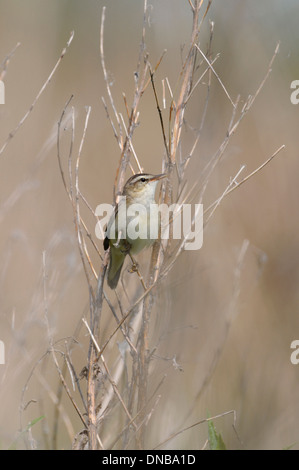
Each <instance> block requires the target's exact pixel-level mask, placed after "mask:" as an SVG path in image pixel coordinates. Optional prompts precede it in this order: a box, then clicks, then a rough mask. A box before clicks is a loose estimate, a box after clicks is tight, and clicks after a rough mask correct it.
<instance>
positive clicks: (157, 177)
mask: <svg viewBox="0 0 299 470" xmlns="http://www.w3.org/2000/svg"><path fill="white" fill-rule="evenodd" d="M166 176H167V175H166V173H161V175H155V176H153V177H152V178H151V179H150V181H159V180H162V179H163V178H166Z"/></svg>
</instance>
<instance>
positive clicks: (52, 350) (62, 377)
mask: <svg viewBox="0 0 299 470" xmlns="http://www.w3.org/2000/svg"><path fill="white" fill-rule="evenodd" d="M46 278H47V277H46V253H45V252H43V291H44V311H45V320H46V325H47V330H48V337H49V344H50V352H51V354H52V357H53V361H54V364H55V366H56V369H57V371H58V374H59V377H60V380H61V383H62V385H63V387H64V389H65V391H66V393H67V395H68V397H69V399H70V400H71V403H72V405H73V406H74V408H75V410H76V411H77V413H78V415H79V417H80V419H81V421H82V423H83V424H84V426H85V427H87V426H86V423H85V419H84V418H83V416H82V414H81V411H80V409H79V407H78V405H77V404H76V402H75V400H74V398H73V396H72V394H71V392H70V389H69V387H68V385H67V383H66V381H65V378H64V376H63V373H62V371H61V368H60V366H59V363H58V361H57V357H56V353H55V349H54V344H53V336H52V334H51V329H50V325H49V318H48V302H47V287H46Z"/></svg>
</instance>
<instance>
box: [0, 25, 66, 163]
mask: <svg viewBox="0 0 299 470" xmlns="http://www.w3.org/2000/svg"><path fill="white" fill-rule="evenodd" d="M73 38H74V31H72V33H71V35H70V38H69V40H68V42H67V44H66V47H65V48H64V49H63V50H62V52H61V55H60V57H59V59H58V61H57V62H56V64H55V66H54V68H53V70H52V72H51V73H50V75H49V76H48V78H47V80H46V81H45V83H44V84H43V86H42V87H41V89H40V91H39V92H38V94H37V95H36V97H35V99H34V100H33V102H32V104H31V106H30V107H29V109H28V111H27V112H26V113H25V114H24V116H23V117H22V119H21V120H20V122H19V123H18V125H17V126H16V127H15V128H14V129H13V130H12V131H11V132H10V133H9V135H8V137H7V139H6V141H5V142H4V144H3V145H2V147H1V149H0V155H1V154H2V153H3V152H4V150H5V149H6V147H7V145H8V144H9V142H10V141H11V139H12V138H13V137H14V136H15V135H16V133H17V132H18V130H19V129H20V127H21V126H22V125H23V124H24V122H25V121H26V119H27V118H28V116H29V114H30V113H31V111H32V110H33V108H34V107H35V105H36V103H37V101H38V100H39V98H40V97H41V95H42V94H43V92H44V91H45V89H46V88H47V86H48V85H49V83H50V81H51V79H52V77H53V75H54V74H55V72H56V70H57V68H58V66H59V64H60V62H61V61H62V59H63V57H64V56H65V54H66V52H67V49H68V48H69V46H70V44H71V42H72V40H73Z"/></svg>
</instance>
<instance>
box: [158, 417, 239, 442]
mask: <svg viewBox="0 0 299 470" xmlns="http://www.w3.org/2000/svg"><path fill="white" fill-rule="evenodd" d="M229 414H232V415H233V416H234V421H233V428H234V430H235V429H236V419H237V414H236V410H230V411H225V412H224V413H220V414H219V415H215V416H211V417H210V418H205V419H201V420H200V421H197V422H196V423H193V424H191V425H190V426H187V427H186V428H184V429H181V430H180V431H177V432H175V433H173V434H171V435H170V436H169V437H168V438H167V439H165V440H164V441H162V442H160V444H158V445H157V446H156V447H154V448H153V450H156V449H158V448H159V447H162V446H163V445H165V444H166V443H167V442H169V441H171V440H172V439H174V438H175V437H177V436H179V435H180V434H182V433H183V432H185V431H188V430H189V429H192V428H194V427H195V426H199V425H200V424H203V423H208V422H209V421H212V420H215V419H218V418H222V417H223V416H226V415H229Z"/></svg>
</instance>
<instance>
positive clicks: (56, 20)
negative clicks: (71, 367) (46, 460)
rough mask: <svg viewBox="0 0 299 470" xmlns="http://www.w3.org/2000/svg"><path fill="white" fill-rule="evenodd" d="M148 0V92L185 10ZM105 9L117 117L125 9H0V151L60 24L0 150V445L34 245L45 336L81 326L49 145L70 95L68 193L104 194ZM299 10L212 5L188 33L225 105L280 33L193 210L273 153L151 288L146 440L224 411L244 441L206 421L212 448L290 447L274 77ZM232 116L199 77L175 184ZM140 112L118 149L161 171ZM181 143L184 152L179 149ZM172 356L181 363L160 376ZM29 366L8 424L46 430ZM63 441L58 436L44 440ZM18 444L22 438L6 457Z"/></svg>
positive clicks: (0, 2) (286, 208) (74, 263)
mask: <svg viewBox="0 0 299 470" xmlns="http://www.w3.org/2000/svg"><path fill="white" fill-rule="evenodd" d="M149 3H150V5H151V6H150V11H149V13H150V22H149V23H148V25H147V30H146V44H147V49H148V51H149V53H150V61H151V63H152V64H155V63H156V61H157V60H158V58H159V57H160V55H161V53H162V51H163V50H164V49H167V53H166V55H165V58H164V60H163V62H162V64H161V66H160V68H159V72H158V74H157V89H158V91H159V92H161V82H160V80H161V79H162V78H165V77H166V76H167V77H168V78H169V80H170V82H171V83H172V84H175V82H176V79H177V76H178V73H179V71H180V65H181V46H182V45H183V44H184V43H187V42H188V40H189V34H190V27H191V13H190V8H189V5H188V2H187V0H186V1H183V0H165V1H163V2H160V1H157V0H151V1H150V2H149ZM103 5H106V6H107V9H106V21H105V39H104V43H105V58H106V66H107V69H108V71H109V74H110V75H111V82H112V83H113V86H112V91H113V93H114V98H115V101H116V103H117V105H118V107H119V109H120V110H121V112H122V113H123V114H124V115H125V109H124V105H123V101H122V92H123V91H124V92H125V93H126V96H127V99H128V102H129V103H130V102H131V99H132V93H133V86H134V77H133V74H134V71H135V67H136V62H137V57H138V52H139V44H140V38H141V29H142V16H143V2H142V1H141V0H140V1H136V0H135V1H134V0H110V1H108V2H104V1H102V0H98V1H96V0H87V1H84V2H83V1H82V0H81V1H79V0H59V1H58V0H51V1H49V0H27V1H23V0H0V12H1V14H0V61H2V60H3V59H4V58H5V56H6V55H7V54H8V53H9V52H10V51H11V50H12V49H13V47H14V46H15V45H16V44H17V43H18V42H20V43H21V45H20V47H18V49H17V50H16V52H15V54H14V56H13V57H12V58H11V60H10V63H9V66H8V70H7V74H6V76H5V99H6V102H5V105H0V119H1V126H0V146H2V144H3V143H4V142H5V140H6V138H7V136H8V134H9V132H10V131H11V130H13V129H14V128H15V127H16V125H17V124H18V122H19V121H20V119H21V118H22V117H23V115H24V114H25V112H26V111H27V110H28V108H29V106H30V105H31V103H32V102H33V100H34V98H35V96H36V95H37V92H38V91H39V90H40V88H41V86H42V84H43V83H44V82H45V80H46V78H47V77H48V75H49V74H50V71H51V70H52V68H53V66H54V64H55V62H56V61H57V59H58V57H59V55H60V53H61V51H62V49H63V47H65V44H66V42H67V40H68V38H69V36H70V32H71V31H72V30H74V32H75V36H74V40H73V42H72V44H71V46H70V48H69V50H68V52H67V54H66V56H65V57H64V59H63V61H62V62H61V64H60V66H59V69H58V70H57V72H56V74H55V76H54V77H53V79H52V81H51V83H50V84H49V86H48V87H47V89H46V91H45V92H44V94H43V95H42V97H41V98H40V100H39V101H38V103H37V104H36V106H35V108H34V109H33V111H32V113H31V115H30V116H29V118H28V119H27V120H26V122H25V123H24V125H23V126H22V128H20V130H19V131H18V132H17V134H16V135H15V137H14V138H13V139H12V140H11V142H10V143H9V145H8V146H7V148H6V149H5V152H4V153H3V154H2V155H1V156H0V170H1V171H0V174H1V184H0V201H1V205H0V222H1V231H0V340H2V341H3V342H4V344H5V355H6V357H5V365H0V397H1V400H0V403H1V404H0V442H1V447H2V448H7V447H9V445H10V444H11V443H12V442H13V441H14V439H15V438H16V436H17V432H18V430H19V429H20V423H19V407H20V403H21V393H22V389H23V387H24V386H25V384H26V381H27V379H28V377H29V375H30V374H31V372H32V370H33V367H34V365H35V364H36V363H37V361H38V360H39V359H40V358H41V357H42V356H43V354H44V353H45V351H46V350H47V348H48V335H47V329H46V324H45V314H44V308H45V306H44V292H43V273H42V269H43V263H42V254H43V252H44V251H45V252H46V269H47V303H48V310H49V321H50V326H51V328H53V334H54V338H55V340H59V339H60V338H64V337H68V336H71V335H73V333H74V330H75V327H76V325H77V324H78V322H79V321H80V318H81V316H82V315H83V314H84V315H87V312H88V290H87V285H86V280H85V277H84V273H83V270H82V266H81V261H80V257H79V251H78V247H77V241H76V236H75V231H74V224H73V214H72V208H71V205H70V203H69V201H68V198H67V196H66V193H65V191H64V188H63V185H62V181H61V176H60V173H59V168H58V162H57V155H56V137H57V122H58V120H59V118H60V115H61V112H62V109H63V107H64V105H65V103H66V101H67V100H68V98H69V97H70V95H71V94H74V99H73V106H74V107H75V112H76V131H75V132H76V134H75V148H76V151H77V150H78V147H79V143H80V139H81V135H82V130H83V124H84V119H85V106H87V105H90V106H91V107H92V110H91V116H90V123H89V126H88V130H87V135H86V141H85V146H84V150H83V154H82V161H81V167H80V187H81V191H82V193H83V194H84V195H85V197H86V198H87V200H88V201H89V203H90V205H91V206H92V207H93V208H95V207H96V206H97V204H99V203H100V202H111V201H112V188H113V182H114V177H115V170H116V167H117V164H118V159H119V149H118V147H117V144H116V141H115V138H114V136H113V132H112V129H111V126H110V124H109V121H108V120H107V118H106V113H105V110H104V108H103V104H102V101H101V97H102V96H105V99H106V101H107V97H106V88H105V83H104V80H103V74H102V70H101V64H100V53H99V41H100V18H101V10H102V7H103ZM298 15H299V6H298V2H296V1H295V0H294V1H291V0H287V1H285V2H279V1H278V0H264V1H263V2H260V1H258V0H243V1H242V2H240V1H238V0H226V1H225V2H223V1H221V0H215V1H213V3H212V6H211V8H210V11H209V12H208V15H207V19H206V22H205V24H204V25H203V29H202V33H201V34H202V36H201V38H200V44H201V47H202V48H203V50H205V48H206V44H207V42H208V38H209V35H208V33H209V31H208V21H209V20H211V21H214V22H215V27H214V41H213V54H216V53H218V52H219V53H220V58H219V59H218V61H217V62H216V64H215V69H216V70H217V73H218V74H219V76H220V77H221V79H222V81H223V83H224V84H225V86H226V88H227V90H228V92H229V93H230V95H231V97H232V98H233V99H236V97H237V95H238V94H240V95H241V99H242V100H245V99H246V97H247V96H248V95H249V94H253V93H254V92H255V90H256V89H257V87H258V86H259V84H260V82H261V80H262V79H263V77H264V75H265V73H266V70H267V67H268V64H269V61H270V59H271V57H272V55H273V52H274V49H275V47H276V44H277V42H278V41H280V52H279V54H278V56H277V58H276V60H275V62H274V65H273V68H272V73H271V75H270V77H269V79H268V81H267V82H266V84H265V86H264V88H263V90H262V91H261V93H260V95H259V97H258V99H257V101H256V103H255V104H254V106H253V108H252V110H251V111H250V113H249V114H248V115H247V116H246V117H245V119H244V121H243V122H242V123H241V125H240V127H239V129H238V131H237V133H236V135H235V136H234V137H233V139H232V140H231V142H230V145H229V147H228V149H227V151H226V152H225V155H224V157H223V159H222V161H221V163H220V164H219V166H218V167H217V169H216V171H215V172H214V174H213V177H212V178H211V181H210V185H209V188H208V191H207V193H206V199H205V201H204V204H205V205H206V207H207V206H208V205H209V204H210V203H211V202H213V201H214V200H215V199H216V198H217V197H218V196H219V195H220V194H222V192H223V191H224V189H225V188H226V186H227V185H228V183H229V179H230V177H233V176H234V175H235V174H236V173H237V171H238V170H239V169H240V166H241V165H243V164H245V165H246V169H245V170H244V173H243V174H244V176H245V175H246V174H248V173H250V172H251V171H253V170H254V169H255V168H256V167H258V166H259V165H260V164H262V163H263V161H265V160H266V159H267V158H268V157H270V156H271V154H272V153H274V151H275V150H276V149H277V148H278V147H280V146H281V145H282V144H285V145H286V149H285V150H284V151H283V152H281V153H280V154H279V155H278V156H277V157H276V159H274V161H272V162H271V164H270V165H268V166H267V167H266V168H265V169H264V170H263V171H262V172H260V173H259V174H257V175H256V177H254V178H253V179H251V180H250V181H248V182H247V183H246V185H244V186H242V187H240V188H239V189H238V190H237V191H235V192H234V193H233V194H231V195H230V196H229V197H227V198H226V199H225V200H224V201H223V203H222V204H221V207H220V208H219V209H218V211H217V212H216V213H215V216H214V217H213V219H212V220H211V221H210V223H209V225H208V227H207V230H206V231H205V234H204V245H203V248H202V249H201V250H200V251H198V252H189V253H184V254H183V255H182V257H181V258H180V260H179V262H178V263H177V264H176V266H175V268H174V270H173V271H172V273H171V275H170V276H169V279H167V281H166V282H164V283H163V284H162V286H161V288H160V292H159V293H157V295H159V298H158V300H157V301H158V306H159V308H158V316H157V318H155V322H156V323H157V325H158V326H159V328H160V329H159V331H160V333H159V334H160V335H161V337H160V338H159V339H158V341H157V343H159V351H158V353H157V357H156V358H155V367H156V370H157V383H158V382H159V380H160V379H161V378H162V376H163V375H164V374H167V378H166V380H165V381H164V384H163V387H162V389H161V390H159V393H161V395H162V397H161V399H160V402H159V404H158V405H157V406H158V408H157V410H156V413H154V414H153V417H152V420H151V427H150V431H149V441H148V442H149V445H152V446H154V445H156V444H158V443H159V442H161V441H162V440H163V439H165V438H166V437H167V436H168V435H169V434H170V433H171V432H172V431H173V430H176V429H178V428H180V427H181V428H182V427H185V426H188V425H189V424H192V423H194V422H196V421H199V420H200V419H202V418H205V417H206V416H207V413H209V414H210V415H216V414H220V413H223V412H225V411H228V410H232V409H234V410H236V413H237V422H236V428H237V431H238V434H239V436H240V438H241V440H242V443H240V442H239V440H238V439H237V437H236V435H235V433H234V431H233V429H232V423H233V419H232V416H231V415H228V416H225V417H223V418H220V419H218V420H215V425H216V428H217V430H218V431H221V433H222V436H223V439H224V442H225V443H226V445H227V447H228V448H231V449H235V448H267V449H281V448H284V447H286V446H289V445H292V444H294V443H295V446H294V448H298V441H299V428H298V422H299V408H298V400H297V397H298V393H299V365H298V366H295V365H292V364H291V362H290V354H291V350H290V344H291V342H292V341H293V340H294V339H299V298H298V297H299V294H298V282H299V265H298V261H299V255H298V230H299V220H298V200H299V189H298V175H299V163H298V119H299V117H298V116H299V115H298V113H299V107H298V106H295V105H292V104H291V101H290V93H291V89H290V84H291V82H292V81H293V80H295V79H299V60H298V41H299V32H298V28H297V20H298ZM160 96H161V95H160ZM199 96H200V94H198V95H197V98H196V99H198V100H199V102H198V106H197V103H196V101H194V102H192V107H191V114H190V115H189V119H190V124H191V125H192V126H194V127H196V126H198V125H199V122H200V118H201V112H202V103H201V101H200V98H199ZM231 111H232V110H231V105H230V103H229V101H228V99H227V97H226V96H225V94H224V92H223V90H222V89H221V87H220V86H219V83H218V82H217V81H216V80H215V78H214V79H213V81H212V89H211V98H210V103H209V109H208V115H207V120H206V125H205V128H204V132H203V135H202V138H201V140H200V143H199V145H198V148H197V150H196V152H195V155H194V158H193V160H192V162H191V163H190V165H189V171H188V175H189V177H190V180H191V181H194V180H196V179H197V178H199V176H200V171H201V168H202V167H203V165H204V164H205V163H206V162H207V161H208V159H209V158H210V157H211V155H213V154H214V152H215V151H216V150H217V149H218V147H219V145H220V143H221V142H222V140H223V138H224V136H225V133H226V130H227V127H228V124H229V121H230V116H231ZM140 113H141V114H140V121H141V125H140V127H139V128H138V129H137V130H136V132H135V136H134V147H135V150H136V152H137V154H138V156H139V159H140V161H141V162H142V165H143V166H144V168H145V170H146V171H148V172H153V173H159V172H160V170H161V157H162V155H163V142H162V139H161V130H160V127H159V120H158V115H157V110H156V106H155V102H154V99H153V96H152V93H151V92H150V91H149V92H148V93H146V94H145V96H144V99H143V100H142V104H141V107H140ZM65 134H66V136H64V137H63V142H64V144H65V145H63V148H64V150H65V151H67V148H68V147H67V138H69V134H70V133H69V131H66V132H65ZM188 135H189V136H190V133H189V134H188ZM188 138H189V137H188ZM185 145H186V147H185V149H183V150H185V151H187V150H188V149H190V146H191V145H192V143H191V140H190V141H188V140H187V141H186V143H185ZM65 155H66V154H65ZM64 161H65V162H66V158H64ZM128 176H129V175H128ZM245 239H247V240H249V242H250V244H249V247H248V250H247V252H246V255H245V258H244V262H243V264H242V267H241V275H240V279H239V284H237V285H236V283H235V274H234V273H235V269H236V267H237V262H238V256H239V253H240V250H241V247H242V244H243V241H244V240H245ZM98 266H99V265H98ZM98 266H97V267H98ZM234 301H235V305H234V315H233V319H232V323H231V325H230V328H229V330H228V331H227V328H226V324H227V323H226V322H227V319H228V318H230V316H229V315H230V312H231V311H232V310H231V309H232V304H233V302H234ZM84 354H86V350H85V349H83V348H82V356H80V354H78V357H77V356H76V358H74V361H76V366H77V367H78V370H80V367H83V365H84ZM219 354H220V356H219ZM173 357H175V358H176V361H177V362H178V364H179V365H180V368H181V369H182V370H180V369H178V368H175V367H174V366H173V361H172V360H171V358H173ZM167 359H168V360H167ZM218 359H219V360H218ZM49 362H50V361H49ZM214 363H216V367H215V369H213V364H214ZM42 367H43V368H44V369H43V370H44V372H45V373H44V377H46V379H47V385H46V384H45V383H43V386H42V385H41V382H39V383H38V381H37V384H36V385H35V386H33V385H32V388H30V387H31V383H30V384H29V387H28V393H27V391H26V393H27V395H26V399H25V403H27V402H29V401H30V400H34V401H32V402H31V403H30V405H28V408H27V410H26V412H25V414H23V422H22V426H23V427H24V426H26V425H27V424H28V422H29V421H30V420H32V419H35V418H37V417H38V416H41V415H42V414H46V415H47V417H48V423H51V420H52V418H51V416H50V415H51V413H53V411H51V406H50V405H49V404H48V403H47V401H49V402H51V399H49V397H50V395H51V394H50V392H49V390H48V391H47V386H48V387H49V389H51V388H53V389H55V390H56V388H57V384H58V379H57V374H56V373H55V371H54V372H53V369H51V370H52V372H51V373H50V372H49V374H48V375H47V367H49V364H48V365H47V364H43V366H42ZM211 372H212V374H211ZM210 375H211V377H210V380H209V382H208V384H207V386H206V387H205V388H204V389H203V391H202V393H201V394H200V395H198V390H199V389H200V388H201V385H202V382H203V381H205V378H206V377H208V376H210ZM51 381H52V382H51ZM45 395H46V397H47V398H42V397H44V396H45ZM35 400H36V402H35ZM43 400H44V401H43ZM66 407H67V409H68V411H69V413H70V418H71V419H72V420H73V426H74V429H75V431H76V432H77V431H79V430H80V429H81V425H80V423H79V422H78V419H77V417H75V416H72V413H74V412H73V411H72V409H71V407H70V406H69V407H68V405H67V404H66ZM62 428H63V426H62ZM47 432H48V430H47V427H46V425H45V424H43V425H42V424H41V423H39V424H37V425H36V426H34V427H33V428H32V434H33V436H34V438H35V439H36V442H37V446H38V447H40V448H43V447H44V439H43V435H45V434H47ZM206 436H207V427H206V425H205V424H203V425H201V426H199V427H196V428H193V429H192V430H190V431H187V432H185V433H183V434H182V435H180V436H179V437H178V438H177V439H176V440H173V441H171V442H170V443H169V447H170V448H186V449H200V448H201V447H202V446H203V445H204V443H205V439H206ZM69 445H70V443H69V440H68V437H67V435H66V434H65V432H64V431H63V430H62V431H61V433H60V434H59V438H58V447H59V448H67V447H68V446H69ZM22 446H23V443H22V440H21V439H20V440H19V441H18V443H17V447H18V448H19V447H22Z"/></svg>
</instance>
